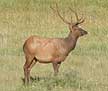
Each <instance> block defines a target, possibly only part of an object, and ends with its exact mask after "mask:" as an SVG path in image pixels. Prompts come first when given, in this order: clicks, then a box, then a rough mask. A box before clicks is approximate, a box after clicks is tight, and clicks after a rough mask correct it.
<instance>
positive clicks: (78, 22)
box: [69, 8, 85, 25]
mask: <svg viewBox="0 0 108 91" xmlns="http://www.w3.org/2000/svg"><path fill="white" fill-rule="evenodd" d="M69 9H70V10H71V11H72V12H73V13H74V14H75V16H76V20H77V22H76V25H78V24H81V23H83V22H84V21H85V18H83V17H81V18H79V17H78V14H77V12H75V11H74V10H72V9H71V8H69Z"/></svg>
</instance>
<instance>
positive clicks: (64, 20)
mask: <svg viewBox="0 0 108 91" xmlns="http://www.w3.org/2000/svg"><path fill="white" fill-rule="evenodd" d="M50 8H51V9H52V10H53V11H54V12H57V14H58V16H59V17H60V18H61V19H62V21H63V22H65V23H66V24H70V22H69V21H67V20H66V19H64V18H63V16H62V15H61V14H60V12H59V10H58V5H57V3H56V10H55V9H54V8H53V7H51V6H50Z"/></svg>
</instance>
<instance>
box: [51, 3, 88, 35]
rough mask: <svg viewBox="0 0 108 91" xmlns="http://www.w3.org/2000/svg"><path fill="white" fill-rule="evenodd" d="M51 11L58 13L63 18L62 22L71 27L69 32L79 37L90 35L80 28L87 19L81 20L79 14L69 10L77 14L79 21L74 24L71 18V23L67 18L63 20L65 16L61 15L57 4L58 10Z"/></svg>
mask: <svg viewBox="0 0 108 91" xmlns="http://www.w3.org/2000/svg"><path fill="white" fill-rule="evenodd" d="M51 9H53V11H55V12H57V14H58V16H59V17H60V18H61V20H62V21H63V22H64V23H66V24H67V25H68V26H69V30H70V32H71V33H72V34H77V36H78V37H80V36H83V35H86V34H88V33H87V31H85V30H84V29H82V28H81V27H79V25H80V24H81V23H83V22H84V21H85V18H83V17H81V18H79V17H78V14H77V13H76V12H75V11H74V10H72V9H71V8H69V9H70V10H71V11H72V12H73V13H74V14H75V16H76V20H77V21H76V22H73V21H72V17H71V21H70V22H69V21H67V20H66V19H65V18H63V16H62V15H61V14H60V13H59V10H58V5H57V3H56V10H55V9H54V8H53V7H51Z"/></svg>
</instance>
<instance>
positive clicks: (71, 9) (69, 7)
mask: <svg viewBox="0 0 108 91" xmlns="http://www.w3.org/2000/svg"><path fill="white" fill-rule="evenodd" d="M69 9H70V10H71V11H72V12H73V13H74V14H75V16H76V19H77V21H79V18H78V14H77V12H75V11H74V10H73V9H71V8H70V7H69Z"/></svg>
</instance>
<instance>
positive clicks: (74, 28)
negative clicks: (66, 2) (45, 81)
mask: <svg viewBox="0 0 108 91" xmlns="http://www.w3.org/2000/svg"><path fill="white" fill-rule="evenodd" d="M51 8H52V9H53V11H54V12H56V13H57V15H58V16H59V17H60V18H61V20H62V21H63V22H64V23H66V24H67V25H68V26H69V30H70V33H69V34H68V36H67V37H66V38H42V37H38V36H31V37H29V38H28V39H27V40H26V41H25V43H24V46H23V50H24V54H25V59H26V62H25V64H24V76H25V83H29V81H30V71H31V68H32V67H33V66H34V65H35V64H36V62H39V63H52V65H53V68H54V74H55V75H57V73H58V69H59V66H60V64H61V62H63V61H64V60H65V59H66V57H67V56H68V54H69V53H70V52H71V51H72V50H73V49H74V48H75V46H76V42H77V40H78V38H79V37H80V36H83V35H86V34H87V32H86V31H85V30H83V29H82V28H80V27H79V26H78V25H79V24H81V23H83V22H84V20H85V19H84V18H80V19H79V17H78V15H77V13H76V12H75V11H73V10H72V9H71V8H69V9H70V10H71V11H72V12H73V13H74V14H75V16H76V20H77V22H75V23H74V22H73V21H72V19H71V21H70V22H69V21H67V20H66V19H64V18H63V17H62V15H61V14H60V12H59V10H58V5H57V4H56V9H54V8H53V7H51Z"/></svg>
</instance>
